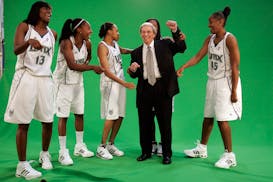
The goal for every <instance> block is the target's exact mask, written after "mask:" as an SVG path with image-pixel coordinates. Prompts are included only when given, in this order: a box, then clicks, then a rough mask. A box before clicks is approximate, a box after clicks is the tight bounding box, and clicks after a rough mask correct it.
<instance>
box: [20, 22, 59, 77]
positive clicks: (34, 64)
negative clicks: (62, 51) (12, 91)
mask: <svg viewBox="0 0 273 182" xmlns="http://www.w3.org/2000/svg"><path fill="white" fill-rule="evenodd" d="M28 27H29V29H28V31H27V33H26V35H25V39H24V40H25V41H27V40H29V39H35V40H37V41H39V42H40V44H41V45H42V49H40V50H38V49H35V48H34V47H32V46H31V45H29V46H28V48H27V49H26V51H25V52H23V53H21V54H19V55H18V56H17V63H16V67H15V69H16V70H19V69H26V70H27V71H28V72H29V73H30V74H31V75H33V76H50V75H51V64H52V58H53V53H54V45H55V38H54V35H53V33H52V32H51V30H50V28H49V27H47V29H48V32H47V33H46V34H44V35H40V34H39V33H38V32H37V31H35V30H34V27H33V26H31V25H29V26H28Z"/></svg>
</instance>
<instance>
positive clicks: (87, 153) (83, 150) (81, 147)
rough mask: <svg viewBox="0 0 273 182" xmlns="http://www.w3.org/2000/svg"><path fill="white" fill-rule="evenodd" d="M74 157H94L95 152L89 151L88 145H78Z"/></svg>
mask: <svg viewBox="0 0 273 182" xmlns="http://www.w3.org/2000/svg"><path fill="white" fill-rule="evenodd" d="M74 155H75V156H80V155H81V156H82V157H92V156H94V152H92V151H90V150H88V149H87V147H86V144H85V143H82V144H76V145H75V148H74Z"/></svg>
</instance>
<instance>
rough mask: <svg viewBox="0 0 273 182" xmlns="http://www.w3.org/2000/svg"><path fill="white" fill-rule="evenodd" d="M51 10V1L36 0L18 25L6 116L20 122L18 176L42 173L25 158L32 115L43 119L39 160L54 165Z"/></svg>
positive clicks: (50, 167)
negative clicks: (52, 159)
mask: <svg viewBox="0 0 273 182" xmlns="http://www.w3.org/2000/svg"><path fill="white" fill-rule="evenodd" d="M51 14H52V11H51V7H50V5H49V4H48V3H46V2H42V1H37V2H36V3H34V4H33V5H32V7H31V10H30V12H29V14H28V17H27V19H26V20H24V21H23V22H22V23H20V24H19V25H18V27H17V29H16V33H15V39H14V53H15V54H16V55H17V63H16V68H15V73H14V77H13V81H12V85H11V89H10V95H9V101H8V105H7V109H6V113H5V118H4V120H5V121H6V122H9V123H14V124H18V129H17V133H16V146H17V153H18V158H19V163H18V165H17V169H16V177H24V178H26V179H33V178H37V177H40V176H41V175H42V174H41V172H39V171H36V170H35V169H33V168H32V167H31V166H30V164H29V163H28V161H27V160H26V148H27V134H28V128H29V124H30V122H31V120H32V119H36V120H39V121H41V123H42V151H41V152H40V157H39V162H40V163H41V165H42V168H43V169H52V164H51V162H50V158H51V157H50V154H49V152H48V147H49V144H50V140H51V135H52V123H53V116H54V110H53V94H54V92H53V81H52V78H51V69H50V67H51V63H52V57H53V53H54V44H55V40H56V37H57V34H56V32H54V31H53V30H51V29H50V28H49V27H48V23H49V21H50V17H51Z"/></svg>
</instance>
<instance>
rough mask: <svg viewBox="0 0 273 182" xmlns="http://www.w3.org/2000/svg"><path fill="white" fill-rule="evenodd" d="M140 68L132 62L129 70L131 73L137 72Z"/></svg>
mask: <svg viewBox="0 0 273 182" xmlns="http://www.w3.org/2000/svg"><path fill="white" fill-rule="evenodd" d="M139 67H140V65H139V64H138V63H137V62H133V63H132V64H131V66H130V67H129V70H130V71H131V72H133V73H135V72H136V71H137V69H138V68H139Z"/></svg>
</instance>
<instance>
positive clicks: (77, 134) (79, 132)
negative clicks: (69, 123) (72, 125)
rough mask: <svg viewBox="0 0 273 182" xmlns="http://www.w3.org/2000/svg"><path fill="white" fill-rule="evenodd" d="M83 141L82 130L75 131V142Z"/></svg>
mask: <svg viewBox="0 0 273 182" xmlns="http://www.w3.org/2000/svg"><path fill="white" fill-rule="evenodd" d="M82 143H83V131H76V144H82Z"/></svg>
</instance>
